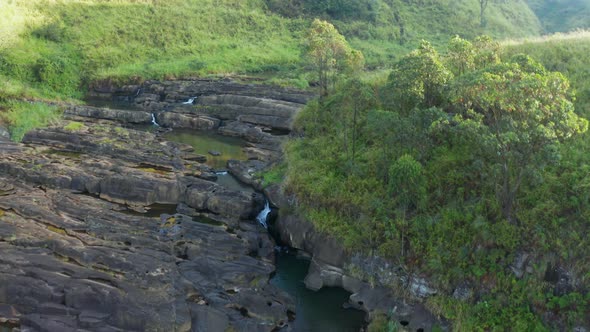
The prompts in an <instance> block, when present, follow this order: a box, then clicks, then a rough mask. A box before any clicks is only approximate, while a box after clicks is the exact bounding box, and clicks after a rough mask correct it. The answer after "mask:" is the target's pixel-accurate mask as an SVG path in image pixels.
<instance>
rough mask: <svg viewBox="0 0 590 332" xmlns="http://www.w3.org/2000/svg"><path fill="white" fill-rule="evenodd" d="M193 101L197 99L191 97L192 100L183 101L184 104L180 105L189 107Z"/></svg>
mask: <svg viewBox="0 0 590 332" xmlns="http://www.w3.org/2000/svg"><path fill="white" fill-rule="evenodd" d="M195 99H197V97H192V98H189V100H187V101H185V102H184V103H182V104H183V105H190V104H192V103H194V102H195Z"/></svg>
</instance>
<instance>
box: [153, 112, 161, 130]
mask: <svg viewBox="0 0 590 332" xmlns="http://www.w3.org/2000/svg"><path fill="white" fill-rule="evenodd" d="M152 124H153V125H154V126H156V127H159V126H160V125H159V124H158V122H157V121H156V116H155V115H154V113H152Z"/></svg>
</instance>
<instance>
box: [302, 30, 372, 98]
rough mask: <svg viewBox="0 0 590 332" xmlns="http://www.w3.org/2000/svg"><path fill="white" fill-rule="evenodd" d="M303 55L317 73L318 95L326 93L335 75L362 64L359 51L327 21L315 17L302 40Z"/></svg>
mask: <svg viewBox="0 0 590 332" xmlns="http://www.w3.org/2000/svg"><path fill="white" fill-rule="evenodd" d="M304 44H305V55H306V58H307V59H308V61H309V62H310V64H311V65H312V66H313V68H314V69H315V71H316V73H317V75H318V83H319V87H320V96H322V97H325V96H327V95H328V93H329V90H330V89H331V88H332V87H333V85H334V82H335V80H336V75H337V74H338V73H340V72H344V71H346V70H353V71H354V70H357V69H359V68H362V66H363V65H364V57H363V54H362V53H361V52H360V51H357V50H354V49H353V48H351V47H350V45H348V43H347V42H346V39H344V36H342V35H341V34H340V33H339V32H338V30H336V28H335V27H334V26H333V25H332V24H331V23H329V22H326V21H322V20H320V19H315V20H314V21H313V23H312V24H311V27H310V28H309V30H308V31H307V34H306V36H305V40H304Z"/></svg>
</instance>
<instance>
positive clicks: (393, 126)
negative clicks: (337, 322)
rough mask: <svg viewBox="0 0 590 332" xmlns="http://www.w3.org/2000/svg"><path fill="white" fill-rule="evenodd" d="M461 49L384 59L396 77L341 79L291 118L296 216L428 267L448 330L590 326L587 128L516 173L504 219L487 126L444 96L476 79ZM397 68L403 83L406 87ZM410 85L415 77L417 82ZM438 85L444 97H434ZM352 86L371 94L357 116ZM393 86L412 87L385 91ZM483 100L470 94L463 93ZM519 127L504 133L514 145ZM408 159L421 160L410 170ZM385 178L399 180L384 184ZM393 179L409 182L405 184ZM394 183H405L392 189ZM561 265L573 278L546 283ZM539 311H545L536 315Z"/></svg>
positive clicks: (404, 262) (414, 268) (355, 246)
mask: <svg viewBox="0 0 590 332" xmlns="http://www.w3.org/2000/svg"><path fill="white" fill-rule="evenodd" d="M586 43H587V41H586ZM458 45H464V44H462V43H461V42H455V46H456V47H455V48H454V49H455V50H456V51H457V50H462V49H461V48H460V47H458ZM551 49H552V46H551V45H548V46H547V48H546V50H547V51H550V50H551ZM582 49H584V48H583V47H582V46H580V47H578V48H573V49H572V52H574V53H575V51H574V50H582ZM463 50H465V51H467V49H463ZM479 51H480V52H481V51H482V49H479ZM484 52H485V49H484ZM509 52H514V50H513V49H511V50H509ZM469 54H470V53H469V52H465V53H461V52H459V53H455V54H454V55H453V57H451V54H450V53H449V54H445V55H440V56H439V55H437V54H436V52H435V51H433V50H430V49H429V48H428V47H424V48H422V49H421V50H420V52H417V53H414V56H413V57H408V58H406V59H404V60H403V61H401V62H400V63H398V65H396V66H394V68H396V69H394V71H393V73H392V75H391V76H390V77H391V78H392V79H393V81H389V82H387V83H385V84H384V83H383V82H382V81H378V82H375V83H371V82H369V83H367V82H365V83H362V82H356V83H354V84H352V85H351V84H350V83H342V84H341V85H340V86H339V87H338V88H337V89H336V93H335V94H333V95H332V96H331V97H330V98H328V99H327V100H326V101H325V102H324V103H323V104H318V103H310V104H309V105H308V107H307V108H306V109H305V110H304V111H303V112H302V113H301V114H300V117H299V119H298V122H297V127H298V130H300V131H301V132H304V133H305V136H304V138H301V139H296V140H293V141H291V142H290V143H289V144H288V146H287V161H288V163H287V164H288V172H287V183H288V185H287V190H288V192H290V193H293V194H295V196H296V197H297V198H298V206H299V209H300V211H299V212H300V213H301V214H303V215H304V216H305V217H307V219H309V220H310V221H312V222H313V223H314V224H315V225H316V226H317V227H318V228H319V229H320V230H323V231H326V232H328V233H330V234H333V235H334V236H336V237H338V238H339V239H341V240H342V242H343V243H344V244H345V245H346V246H347V247H348V248H349V250H353V251H363V252H365V253H367V254H373V255H379V256H382V257H387V258H388V259H389V260H391V261H392V262H394V263H397V264H399V265H401V266H403V269H404V270H405V271H407V272H408V273H412V274H418V275H423V276H428V277H429V279H430V280H431V281H432V282H433V283H434V285H435V286H436V287H437V288H438V289H440V290H442V291H443V292H444V294H447V295H443V294H441V295H439V296H436V297H433V298H432V299H431V300H429V302H428V304H429V307H430V308H431V309H432V310H433V312H435V313H439V314H441V315H443V316H445V317H447V318H450V319H452V320H453V322H454V323H455V324H457V325H456V326H457V327H458V329H459V330H477V329H484V330H485V329H487V328H500V329H516V330H544V329H553V328H561V327H563V326H566V325H567V326H570V327H572V326H575V325H576V324H589V323H590V322H588V321H587V318H588V317H590V316H589V315H588V314H589V313H590V312H589V310H590V306H589V303H590V302H589V301H590V295H589V294H588V293H587V292H586V293H585V292H584V289H585V287H588V285H589V284H588V282H589V279H588V274H587V271H588V270H589V269H590V261H589V260H588V257H587V255H586V254H585V252H586V250H587V248H588V247H590V243H589V242H588V240H587V239H585V237H584V235H583V234H585V233H586V232H587V231H588V230H590V225H589V224H588V222H587V221H588V220H590V200H589V197H590V196H588V195H587V194H586V193H585V190H584V189H583V188H585V184H586V182H587V179H586V177H587V176H586V170H585V169H586V166H584V165H587V164H590V157H588V156H587V154H585V153H584V152H583V151H586V150H587V149H588V148H589V145H590V143H589V142H588V140H587V136H586V135H583V136H579V137H578V138H576V139H574V140H571V141H569V142H568V143H567V144H563V145H560V146H556V149H554V150H551V151H549V150H547V151H546V152H547V153H548V154H547V155H546V156H544V157H543V158H545V157H547V158H549V157H550V158H549V159H546V160H545V161H546V163H545V165H544V166H543V167H538V166H540V165H543V163H539V164H535V165H534V166H535V167H533V168H530V169H528V170H527V171H525V172H526V174H527V175H526V179H525V180H524V181H523V185H522V189H521V190H520V191H519V193H518V195H517V200H516V204H517V206H518V210H517V213H516V215H515V219H514V220H517V222H515V221H514V220H513V221H512V222H510V221H509V220H510V219H507V218H506V215H505V213H504V210H503V208H502V207H503V205H502V204H503V203H502V200H499V199H498V198H499V197H500V196H498V195H499V193H501V192H499V191H498V189H497V188H498V187H501V184H500V185H499V184H498V183H497V182H496V180H497V179H499V178H500V174H501V173H500V171H501V169H500V168H497V167H496V166H493V165H494V162H492V160H493V159H494V156H492V155H490V154H489V151H486V149H488V148H491V147H493V146H494V145H489V143H490V142H493V137H492V136H490V137H489V138H490V139H491V140H490V141H486V140H483V141H482V140H481V137H482V136H481V135H482V134H483V133H484V129H485V127H481V126H480V125H478V124H477V121H478V120H477V119H478V117H477V116H476V115H475V114H471V113H469V112H468V113H466V114H468V115H467V118H463V120H466V119H469V120H468V121H466V122H464V121H463V120H461V119H460V118H457V117H458V116H459V114H460V113H461V110H460V108H458V107H457V104H456V103H463V98H467V97H466V96H457V97H458V99H456V100H455V99H450V98H451V97H450V96H451V93H450V92H451V91H450V90H448V86H457V84H468V86H469V84H471V79H475V76H474V77H469V76H468V75H464V74H462V73H461V69H460V68H459V67H456V66H455V67H453V66H452V64H453V63H454V64H457V63H459V64H464V65H465V66H466V67H465V68H468V67H469V66H470V63H472V62H471V60H473V59H471V60H470V59H469ZM460 55H461V56H466V57H467V58H461V57H460ZM578 55H579V54H578ZM457 56H459V58H457ZM505 58H506V59H508V58H509V57H508V55H505ZM439 59H442V65H441V63H439V62H437V61H439ZM457 60H460V61H459V62H457ZM475 60H476V61H474V62H473V63H474V64H475V63H477V58H476V59H475ZM524 60H525V58H523V57H516V58H514V60H513V61H519V63H520V64H521V66H524V67H522V68H529V69H527V70H533V71H537V72H538V75H539V76H534V77H537V78H539V77H542V75H545V74H543V73H544V72H543V71H542V70H541V69H540V67H537V65H535V64H534V62H530V60H527V61H528V62H527V61H524ZM420 61H426V62H420ZM420 63H428V64H430V67H422V66H420V65H419V64H420ZM441 66H442V67H441ZM409 68H411V70H418V69H420V68H421V69H425V73H427V74H428V75H421V73H420V72H414V71H412V72H410V73H408V72H405V70H408V69H409ZM445 68H448V70H449V71H453V72H454V73H455V75H456V76H455V77H454V78H453V77H452V75H451V76H449V75H448V73H447V69H445ZM494 68H495V69H494V70H500V68H502V66H499V67H494ZM579 69H582V68H579ZM469 70H473V69H469ZM469 70H468V71H469ZM515 70H516V69H514V68H513V69H512V72H515ZM582 70H583V69H582ZM438 74H440V75H438ZM437 75H438V76H437ZM535 75H537V74H535ZM404 77H408V78H410V80H409V81H408V82H410V83H412V84H410V83H408V84H404V82H405V81H404ZM462 77H465V78H466V79H465V78H462ZM421 80H423V81H424V82H425V83H424V85H416V82H422V81H421ZM443 82H444V84H442V83H443ZM498 82H499V81H498ZM529 82H530V81H529ZM406 83H407V82H406ZM392 84H393V85H392ZM439 84H440V88H441V89H443V91H445V93H443V94H442V95H440V94H436V93H432V92H435V91H437V86H438V85H439ZM575 84H577V82H576V81H574V86H575ZM487 86H489V85H485V86H484V87H487ZM359 89H362V90H365V91H370V96H369V97H367V100H366V101H365V102H363V103H361V105H363V107H361V108H360V109H357V112H356V113H357V117H356V119H355V117H354V112H353V110H354V109H355V108H354V107H353V101H352V100H351V99H350V98H349V96H351V95H355V96H356V95H358V93H353V90H359ZM392 89H393V90H392ZM396 89H406V90H408V91H411V92H412V94H408V93H405V94H400V95H399V96H401V97H404V98H401V99H400V98H396V97H395V96H396V95H395V91H396ZM428 91H431V92H430V93H429V92H428ZM465 91H469V90H465ZM501 91H502V92H501V93H499V94H498V95H496V97H495V98H500V100H501V101H500V102H501V103H504V102H506V100H504V99H502V98H504V97H503V95H502V93H506V91H508V90H506V89H502V90H501ZM410 95H411V96H414V97H415V98H408V96H410ZM482 95H484V92H481V91H480V93H479V94H475V95H473V96H480V97H481V96H482ZM473 96H471V97H473ZM535 96H537V95H536V94H535ZM459 97H460V98H459ZM440 98H442V101H441V100H440ZM536 98H541V95H538V96H537V97H536ZM520 99H521V98H520V97H517V98H516V99H515V100H520ZM540 100H541V99H538V101H540ZM479 102H483V101H479ZM475 105H477V104H475ZM406 106H407V107H406ZM578 106H579V104H578ZM473 107H476V106H473ZM469 114H471V115H469ZM441 125H442V126H441ZM488 125H489V124H488ZM444 128H446V129H444ZM523 130H525V129H523ZM355 131H356V133H357V134H356V140H355V139H354V138H353V132H355ZM522 133H523V132H519V133H516V135H512V136H511V135H508V136H509V137H510V139H511V140H514V142H516V139H517V136H518V135H522ZM508 136H507V137H508ZM524 147H526V145H525V146H524ZM353 149H354V150H356V156H355V157H353V153H352V151H353ZM511 153H512V152H511ZM544 153H545V152H544ZM404 156H406V157H404ZM407 156H411V157H407ZM486 156H487V157H486ZM404 158H405V159H404ZM490 158H491V159H490ZM406 159H408V160H406ZM396 160H397V162H395V161H396ZM416 162H418V163H419V164H417V165H421V167H414V166H413V165H416ZM396 165H397V166H396ZM301 170H305V171H303V172H302V171H301ZM400 174H403V176H402V177H399V175H400ZM396 176H397V180H396V178H395V177H396ZM420 178H422V179H421V180H420V181H418V179H420ZM411 179H416V180H411ZM410 180H411V181H410ZM396 181H397V182H396ZM400 181H401V182H400ZM408 181H409V182H408ZM392 183H398V184H397V185H396V186H394V187H395V188H393V187H391V186H390V185H391V184H392ZM404 183H413V184H414V185H411V186H407V188H406V187H404ZM416 183H426V186H427V187H426V190H425V191H420V190H418V191H412V190H414V189H416V188H419V187H420V186H418V185H416ZM402 187H403V188H406V189H407V190H404V191H402V192H403V193H404V194H403V195H401V194H400V188H402ZM423 196H425V197H424V198H422V197H423ZM404 197H405V198H404ZM523 255H524V256H523ZM522 257H527V258H528V259H529V261H528V262H529V263H528V264H529V267H528V269H529V271H528V272H524V270H525V269H527V266H526V264H525V265H524V266H520V267H514V266H515V264H517V263H515V262H518V261H519V260H521V259H523V258H522ZM525 261H526V259H525ZM558 267H559V269H566V270H567V272H559V273H568V275H569V276H570V277H569V278H572V279H575V280H577V282H578V284H576V286H575V287H573V288H568V289H567V290H563V289H562V290H556V289H557V287H556V284H555V282H556V281H555V280H553V279H552V278H553V277H548V275H553V274H555V273H558V272H554V269H558ZM513 269H516V270H518V269H522V271H520V272H516V273H515V272H513ZM367 277H370V276H367ZM465 285H467V286H465ZM461 287H466V289H467V295H466V299H465V300H464V301H459V300H456V299H454V298H452V297H451V296H450V294H453V292H454V290H455V289H457V288H461ZM568 287H569V286H568ZM548 313H550V315H551V317H552V318H551V319H547V318H546V317H544V318H543V317H542V316H543V315H547V314H548ZM553 319H555V322H556V323H552V322H551V320H553ZM551 324H557V325H551ZM559 324H565V325H559Z"/></svg>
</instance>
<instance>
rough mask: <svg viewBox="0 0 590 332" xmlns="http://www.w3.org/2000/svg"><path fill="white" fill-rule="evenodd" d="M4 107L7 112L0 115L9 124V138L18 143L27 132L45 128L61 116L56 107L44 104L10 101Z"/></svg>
mask: <svg viewBox="0 0 590 332" xmlns="http://www.w3.org/2000/svg"><path fill="white" fill-rule="evenodd" d="M4 106H5V107H7V108H8V111H7V112H4V113H2V114H0V115H2V117H3V118H4V120H5V121H7V122H8V123H9V124H10V129H9V131H10V136H11V138H12V139H13V140H16V141H20V140H21V139H22V138H23V136H24V135H25V134H26V133H27V132H28V131H29V130H31V129H34V128H38V127H43V126H46V125H47V124H49V123H50V122H51V121H57V120H58V119H59V118H60V116H61V113H60V112H59V110H58V109H57V107H55V106H49V105H47V104H44V103H34V102H26V101H10V102H8V103H5V104H4Z"/></svg>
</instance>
